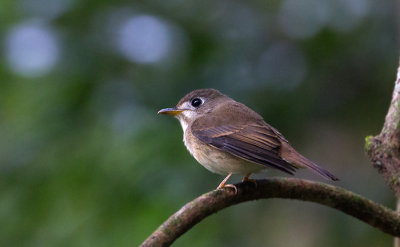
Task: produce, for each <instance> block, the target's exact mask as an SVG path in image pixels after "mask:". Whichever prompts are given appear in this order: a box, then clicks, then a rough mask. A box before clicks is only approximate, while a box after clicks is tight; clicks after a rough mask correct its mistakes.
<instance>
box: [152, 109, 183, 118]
mask: <svg viewBox="0 0 400 247" xmlns="http://www.w3.org/2000/svg"><path fill="white" fill-rule="evenodd" d="M183 111H184V109H183V110H181V109H176V108H165V109H161V110H159V111H158V114H166V115H171V116H176V115H179V114H181V113H182V112H183Z"/></svg>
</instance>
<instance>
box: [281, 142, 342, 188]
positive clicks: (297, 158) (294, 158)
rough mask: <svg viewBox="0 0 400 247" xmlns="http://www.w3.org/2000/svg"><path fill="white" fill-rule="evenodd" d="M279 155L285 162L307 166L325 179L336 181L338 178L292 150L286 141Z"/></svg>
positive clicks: (302, 166)
mask: <svg viewBox="0 0 400 247" xmlns="http://www.w3.org/2000/svg"><path fill="white" fill-rule="evenodd" d="M281 157H282V158H283V159H284V160H286V161H287V162H289V163H291V164H293V165H295V166H297V167H301V168H308V169H310V170H311V171H312V172H314V173H316V174H318V175H320V176H322V177H323V178H325V179H329V180H333V181H337V180H339V179H338V178H337V177H336V176H335V175H333V174H332V173H330V172H329V171H328V170H326V169H324V168H322V167H320V166H319V165H317V164H315V163H314V162H312V161H311V160H309V159H307V158H306V157H304V156H303V155H301V154H299V153H298V152H297V151H296V150H294V149H293V148H292V147H291V146H290V145H289V144H288V143H285V144H283V145H282V152H281Z"/></svg>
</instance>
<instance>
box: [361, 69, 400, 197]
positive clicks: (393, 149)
mask: <svg viewBox="0 0 400 247" xmlns="http://www.w3.org/2000/svg"><path fill="white" fill-rule="evenodd" d="M365 141H366V143H365V149H366V151H367V153H368V156H369V158H370V160H371V161H372V164H373V166H374V167H375V168H376V169H378V172H379V173H380V174H381V175H382V176H383V177H384V179H385V181H386V183H387V184H388V185H389V187H390V188H391V189H392V190H393V192H394V193H395V195H396V197H397V198H399V197H400V67H399V68H398V70H397V79H396V82H395V87H394V90H393V95H392V102H391V103H390V107H389V111H388V113H387V115H386V118H385V124H384V125H383V129H382V131H381V133H380V134H379V135H378V136H368V137H367V138H365Z"/></svg>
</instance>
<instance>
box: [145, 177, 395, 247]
mask: <svg viewBox="0 0 400 247" xmlns="http://www.w3.org/2000/svg"><path fill="white" fill-rule="evenodd" d="M256 182H257V186H256V187H255V186H254V184H252V183H239V184H236V187H237V189H238V191H237V194H235V193H234V191H233V190H231V189H224V190H214V191H211V192H208V193H206V194H204V195H202V196H200V197H198V198H196V199H194V200H193V201H191V202H189V203H187V204H186V205H185V206H183V207H182V208H181V209H180V210H179V211H178V212H176V213H175V214H174V215H172V216H171V217H170V218H169V219H168V220H166V221H165V222H164V223H163V224H162V225H161V226H160V227H159V228H158V229H157V230H156V231H155V232H154V233H153V234H152V235H150V237H148V238H147V239H146V240H145V241H144V242H143V243H142V245H141V246H142V247H147V246H169V245H170V244H172V243H173V242H174V241H175V240H176V239H177V238H178V237H179V236H181V235H182V234H184V233H185V232H186V231H188V230H189V229H190V228H192V227H193V226H194V225H196V224H197V223H199V222H200V221H201V220H202V219H204V218H205V217H207V216H208V215H211V214H213V213H216V212H218V211H219V210H221V209H224V208H226V207H229V206H232V205H235V204H238V203H241V202H245V201H251V200H257V199H268V198H286V199H297V200H303V201H310V202H316V203H319V204H323V205H325V206H328V207H332V208H335V209H338V210H340V211H342V212H344V213H346V214H349V215H351V216H354V217H356V218H357V219H359V220H361V221H364V222H365V223H367V224H369V225H371V226H373V227H376V228H378V229H380V230H381V231H383V232H386V233H388V234H391V235H393V236H400V215H399V214H397V213H396V212H395V211H393V210H391V209H389V208H386V207H384V206H382V205H379V204H377V203H375V202H373V201H371V200H368V199H365V198H364V197H362V196H360V195H357V194H355V193H353V192H350V191H347V190H345V189H342V188H339V187H335V186H332V185H328V184H324V183H318V182H312V181H307V180H302V179H295V178H271V179H265V180H256Z"/></svg>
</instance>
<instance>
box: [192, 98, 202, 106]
mask: <svg viewBox="0 0 400 247" xmlns="http://www.w3.org/2000/svg"><path fill="white" fill-rule="evenodd" d="M202 103H203V101H202V100H201V99H199V98H194V99H192V106H193V107H199V106H200V105H201V104H202Z"/></svg>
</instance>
